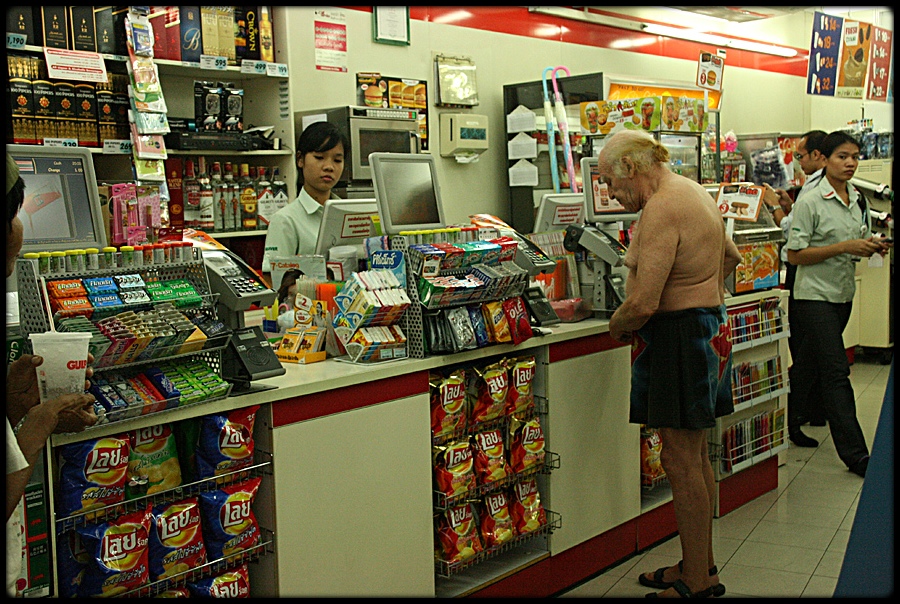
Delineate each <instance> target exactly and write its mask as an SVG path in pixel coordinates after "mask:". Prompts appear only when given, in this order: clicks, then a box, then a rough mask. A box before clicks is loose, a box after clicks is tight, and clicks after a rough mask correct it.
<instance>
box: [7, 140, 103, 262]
mask: <svg viewBox="0 0 900 604" xmlns="http://www.w3.org/2000/svg"><path fill="white" fill-rule="evenodd" d="M6 152H7V153H9V154H10V156H12V158H13V159H14V160H15V162H16V164H17V165H18V167H19V176H21V177H22V180H23V181H25V202H24V204H23V205H22V209H21V210H20V211H19V219H20V220H21V221H22V225H23V226H24V233H23V239H24V242H23V244H22V252H23V253H25V252H44V251H47V252H52V251H56V250H69V249H76V248H80V249H84V248H90V247H95V248H103V247H105V246H106V245H107V243H106V229H105V228H104V226H103V211H102V206H101V204H100V193H99V192H98V191H97V178H96V176H95V175H94V162H93V159H92V158H91V152H90V151H89V150H88V149H86V148H84V147H43V146H39V145H7V146H6Z"/></svg>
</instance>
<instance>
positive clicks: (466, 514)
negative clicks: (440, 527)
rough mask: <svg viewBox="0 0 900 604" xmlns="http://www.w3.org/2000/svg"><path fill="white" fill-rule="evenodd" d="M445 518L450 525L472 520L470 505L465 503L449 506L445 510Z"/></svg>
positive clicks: (454, 525)
mask: <svg viewBox="0 0 900 604" xmlns="http://www.w3.org/2000/svg"><path fill="white" fill-rule="evenodd" d="M447 520H449V521H450V526H452V527H458V526H461V525H463V524H465V523H466V522H470V521H471V520H472V506H470V505H469V504H465V505H461V506H459V507H455V508H450V509H449V510H447Z"/></svg>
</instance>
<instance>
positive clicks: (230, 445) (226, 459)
mask: <svg viewBox="0 0 900 604" xmlns="http://www.w3.org/2000/svg"><path fill="white" fill-rule="evenodd" d="M258 410H259V405H252V406H250V407H245V408H243V409H235V410H234V411H230V412H228V413H224V414H222V413H213V414H210V415H205V416H203V417H202V418H200V436H199V440H198V446H197V474H198V478H199V479H203V478H212V477H213V476H221V475H223V474H227V473H228V472H234V471H236V470H240V469H241V468H246V467H248V466H252V465H253V426H254V424H255V423H256V412H257V411H258Z"/></svg>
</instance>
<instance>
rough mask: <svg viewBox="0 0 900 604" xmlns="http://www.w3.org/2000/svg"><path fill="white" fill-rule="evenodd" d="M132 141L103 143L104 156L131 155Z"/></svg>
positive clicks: (108, 140) (118, 140)
mask: <svg viewBox="0 0 900 604" xmlns="http://www.w3.org/2000/svg"><path fill="white" fill-rule="evenodd" d="M131 149H132V143H131V139H112V138H108V139H106V140H104V141H103V153H104V155H126V154H127V155H131Z"/></svg>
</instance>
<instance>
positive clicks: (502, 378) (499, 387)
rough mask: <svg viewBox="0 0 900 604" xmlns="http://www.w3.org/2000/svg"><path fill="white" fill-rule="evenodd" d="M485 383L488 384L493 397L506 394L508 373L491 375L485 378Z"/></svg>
mask: <svg viewBox="0 0 900 604" xmlns="http://www.w3.org/2000/svg"><path fill="white" fill-rule="evenodd" d="M484 382H485V383H486V384H487V387H488V391H489V392H490V393H491V396H492V397H495V396H496V395H498V394H502V393H504V392H506V388H507V384H508V382H507V381H506V372H505V371H498V372H496V373H493V374H491V375H486V376H484Z"/></svg>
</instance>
